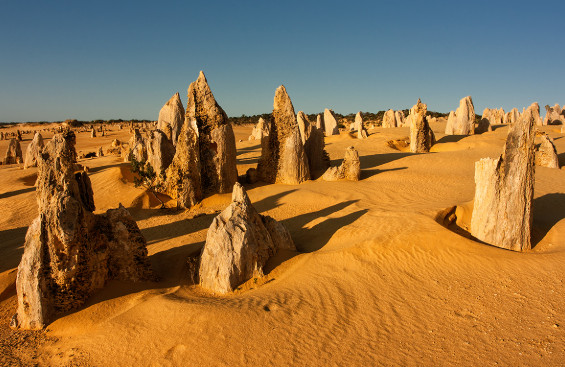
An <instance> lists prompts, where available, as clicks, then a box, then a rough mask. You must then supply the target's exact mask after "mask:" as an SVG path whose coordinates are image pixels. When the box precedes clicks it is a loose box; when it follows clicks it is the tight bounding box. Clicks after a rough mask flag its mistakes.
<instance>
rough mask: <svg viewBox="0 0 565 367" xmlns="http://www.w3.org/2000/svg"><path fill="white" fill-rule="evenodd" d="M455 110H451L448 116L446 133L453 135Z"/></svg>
mask: <svg viewBox="0 0 565 367" xmlns="http://www.w3.org/2000/svg"><path fill="white" fill-rule="evenodd" d="M455 120H456V119H455V112H454V111H450V112H449V116H448V117H447V124H446V125H445V134H446V135H453V127H454V126H455Z"/></svg>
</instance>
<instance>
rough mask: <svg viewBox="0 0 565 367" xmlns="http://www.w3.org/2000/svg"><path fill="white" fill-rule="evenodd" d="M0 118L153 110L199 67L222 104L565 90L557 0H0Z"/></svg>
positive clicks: (522, 101)
mask: <svg viewBox="0 0 565 367" xmlns="http://www.w3.org/2000/svg"><path fill="white" fill-rule="evenodd" d="M0 34H1V36H0V121H37V120H47V121H53V120H64V119H67V118H76V119H80V120H92V119H109V118H122V119H130V118H138V119H141V118H148V119H157V116H158V113H159V109H160V108H161V106H162V105H163V104H164V103H165V102H166V101H167V100H168V99H169V98H170V97H171V95H172V94H173V93H175V92H177V91H178V92H180V94H181V98H182V100H183V103H184V104H186V91H187V88H188V85H189V83H190V82H192V81H194V80H195V79H196V78H197V76H198V72H199V70H201V69H202V70H204V72H205V74H206V76H207V78H208V82H209V83H210V86H211V88H212V91H213V92H214V95H215V96H216V99H217V100H218V102H219V103H220V105H221V106H222V107H223V108H224V110H225V111H226V112H227V113H228V115H230V116H239V115H241V114H247V115H252V114H256V113H265V112H269V111H271V110H272V104H273V96H274V93H275V88H276V87H277V86H278V85H280V84H284V85H285V86H286V88H287V90H288V92H289V94H290V97H291V99H292V101H293V104H294V107H295V109H296V111H298V110H303V111H305V112H306V113H314V112H318V111H321V110H323V108H325V107H329V108H333V109H334V110H335V111H336V112H339V113H343V114H346V113H352V112H357V111H359V110H361V111H372V112H376V111H378V110H384V109H388V108H394V109H402V108H409V107H410V106H412V105H413V104H414V103H415V102H416V100H417V98H418V97H421V98H422V100H423V102H425V103H427V104H428V109H430V110H434V111H441V112H448V111H449V110H452V109H455V108H456V107H457V105H458V103H459V99H460V98H462V97H464V96H466V95H471V96H472V97H473V101H474V102H475V109H476V110H477V111H478V113H481V112H482V110H483V108H485V107H499V106H500V107H504V108H505V109H510V108H512V107H519V108H520V109H521V108H522V107H523V106H526V105H529V104H530V103H531V102H533V101H538V102H539V103H540V105H541V106H542V111H543V106H544V105H546V104H551V105H553V104H555V103H559V104H560V105H562V104H565V1H563V0H560V1H528V2H525V1H495V0H490V1H467V2H463V1H455V0H451V1H433V2H427V1H381V2H378V1H357V2H356V1H331V0H329V1H323V2H309V1H291V0H288V1H268V0H264V1H259V0H254V1H245V0H240V1H211V0H208V1H179V2H176V1H167V2H159V1H57V0H53V1H25V0H12V1H4V0H0Z"/></svg>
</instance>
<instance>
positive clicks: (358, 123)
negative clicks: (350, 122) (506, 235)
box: [353, 111, 369, 139]
mask: <svg viewBox="0 0 565 367" xmlns="http://www.w3.org/2000/svg"><path fill="white" fill-rule="evenodd" d="M353 129H354V130H357V139H366V138H367V137H368V136H369V134H368V133H367V130H366V129H365V126H364V125H363V116H362V115H361V111H359V112H357V114H356V115H355V123H354V126H353Z"/></svg>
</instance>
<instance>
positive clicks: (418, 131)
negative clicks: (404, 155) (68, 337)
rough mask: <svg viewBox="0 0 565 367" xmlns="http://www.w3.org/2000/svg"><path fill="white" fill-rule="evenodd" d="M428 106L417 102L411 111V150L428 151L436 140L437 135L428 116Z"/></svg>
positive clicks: (414, 151) (413, 151)
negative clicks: (429, 122)
mask: <svg viewBox="0 0 565 367" xmlns="http://www.w3.org/2000/svg"><path fill="white" fill-rule="evenodd" d="M426 112H427V106H426V105H425V104H423V103H417V104H416V105H415V106H414V107H413V110H411V111H410V116H411V118H410V151H411V152H412V153H427V152H429V151H430V148H431V147H432V145H433V144H435V142H436V137H435V134H434V132H433V131H432V129H431V128H430V125H429V124H428V119H427V117H426Z"/></svg>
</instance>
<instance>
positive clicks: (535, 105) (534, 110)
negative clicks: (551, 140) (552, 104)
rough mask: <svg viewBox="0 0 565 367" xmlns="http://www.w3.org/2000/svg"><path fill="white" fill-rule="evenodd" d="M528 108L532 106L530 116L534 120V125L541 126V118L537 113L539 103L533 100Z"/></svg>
mask: <svg viewBox="0 0 565 367" xmlns="http://www.w3.org/2000/svg"><path fill="white" fill-rule="evenodd" d="M530 108H532V116H533V117H534V121H535V122H536V126H543V120H542V119H541V116H540V114H539V103H537V102H534V103H533V104H532V105H531V106H530Z"/></svg>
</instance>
